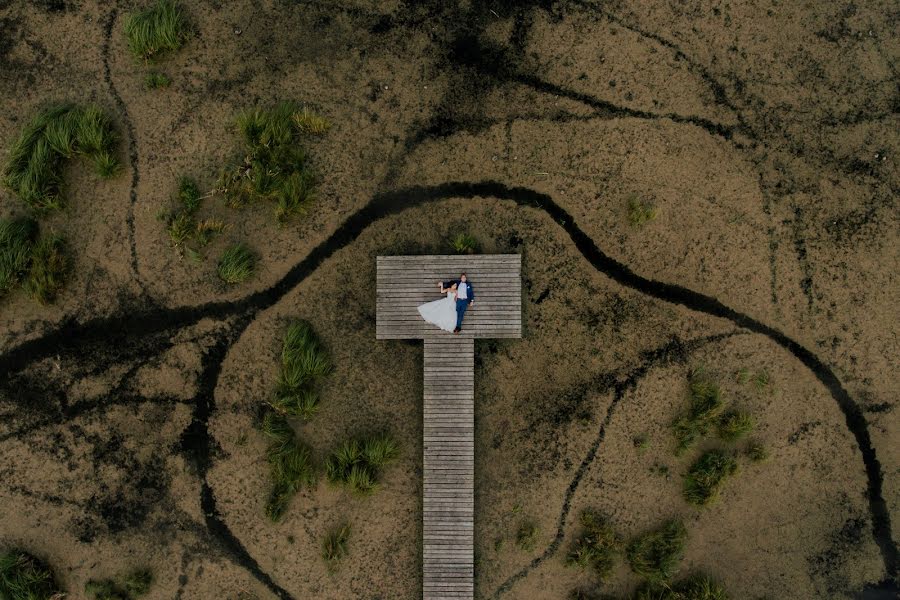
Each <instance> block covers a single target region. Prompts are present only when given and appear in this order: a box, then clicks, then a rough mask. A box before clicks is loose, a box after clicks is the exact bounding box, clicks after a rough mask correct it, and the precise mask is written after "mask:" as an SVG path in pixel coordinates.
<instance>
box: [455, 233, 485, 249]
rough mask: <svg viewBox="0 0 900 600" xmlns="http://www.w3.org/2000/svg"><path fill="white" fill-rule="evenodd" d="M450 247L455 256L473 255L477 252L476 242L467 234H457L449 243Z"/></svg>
mask: <svg viewBox="0 0 900 600" xmlns="http://www.w3.org/2000/svg"><path fill="white" fill-rule="evenodd" d="M450 247H451V248H453V251H454V252H456V253H457V254H475V253H476V252H478V240H476V239H475V238H474V237H473V236H471V235H469V234H468V233H458V234H456V236H455V237H454V238H453V239H452V240H451V241H450Z"/></svg>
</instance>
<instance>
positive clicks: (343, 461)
mask: <svg viewBox="0 0 900 600" xmlns="http://www.w3.org/2000/svg"><path fill="white" fill-rule="evenodd" d="M399 454H400V447H399V446H398V444H397V442H396V441H394V439H393V438H392V437H391V436H390V435H388V434H378V435H372V436H367V437H363V438H352V439H349V440H347V441H345V442H344V443H343V444H341V445H340V446H338V448H337V449H336V450H334V452H332V453H331V456H329V457H328V459H327V460H326V461H325V474H326V476H327V477H328V480H329V481H330V482H332V483H335V484H343V485H346V486H347V487H349V488H350V489H351V490H352V491H353V492H354V493H356V494H360V495H368V494H371V493H372V492H374V491H375V489H376V488H377V487H378V476H379V475H380V474H381V470H382V469H383V468H384V467H385V466H386V465H387V464H389V463H391V462H393V461H394V460H395V459H396V458H397V456H399Z"/></svg>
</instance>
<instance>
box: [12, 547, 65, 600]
mask: <svg viewBox="0 0 900 600" xmlns="http://www.w3.org/2000/svg"><path fill="white" fill-rule="evenodd" d="M64 596H65V594H63V593H62V592H61V591H59V588H58V586H57V585H56V582H55V581H54V579H53V573H52V572H51V571H50V568H49V567H48V566H47V565H45V564H43V563H42V562H41V561H39V560H38V559H36V558H35V557H33V556H31V555H30V554H28V553H26V552H23V551H21V550H9V551H7V552H5V553H4V554H3V555H2V556H0V598H3V600H61V599H62V598H63V597H64Z"/></svg>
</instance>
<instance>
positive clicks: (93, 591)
mask: <svg viewBox="0 0 900 600" xmlns="http://www.w3.org/2000/svg"><path fill="white" fill-rule="evenodd" d="M152 583H153V574H152V573H151V572H150V571H147V570H145V569H139V570H137V571H132V572H130V573H126V574H125V575H124V576H122V577H118V578H116V579H101V580H91V581H88V582H87V584H85V586H84V591H85V593H87V594H88V595H89V596H91V597H92V598H93V599H94V600H134V599H135V598H140V597H141V596H143V595H145V594H146V593H147V592H148V591H150V586H151V584H152Z"/></svg>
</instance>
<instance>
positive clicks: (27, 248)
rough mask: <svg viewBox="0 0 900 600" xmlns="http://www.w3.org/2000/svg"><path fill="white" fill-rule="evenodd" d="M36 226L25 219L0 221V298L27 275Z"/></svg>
mask: <svg viewBox="0 0 900 600" xmlns="http://www.w3.org/2000/svg"><path fill="white" fill-rule="evenodd" d="M37 235H38V224H37V221H35V220H34V219H30V218H27V217H23V218H18V219H0V296H3V295H5V294H7V293H8V292H10V291H11V290H12V289H13V288H15V287H16V286H17V285H18V284H19V282H20V281H22V279H23V278H24V277H25V276H26V275H27V274H28V269H29V268H30V267H31V253H32V250H33V249H34V242H35V240H36V239H37Z"/></svg>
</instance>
